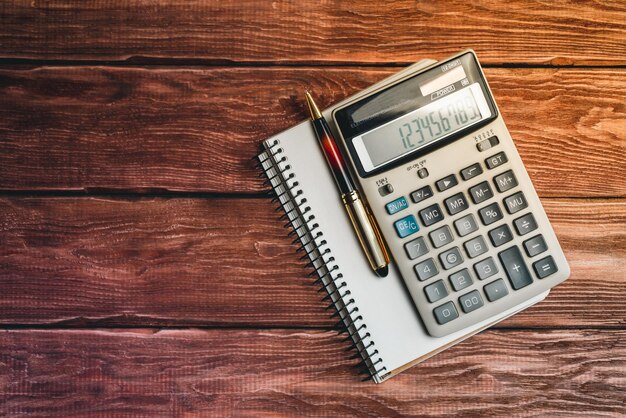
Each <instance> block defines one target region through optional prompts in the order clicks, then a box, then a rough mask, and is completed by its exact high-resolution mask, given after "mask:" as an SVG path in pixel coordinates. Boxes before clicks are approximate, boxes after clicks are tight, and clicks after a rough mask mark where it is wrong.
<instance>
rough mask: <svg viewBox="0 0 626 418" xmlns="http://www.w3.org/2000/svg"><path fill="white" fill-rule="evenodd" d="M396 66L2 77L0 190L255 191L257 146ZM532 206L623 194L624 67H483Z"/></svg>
mask: <svg viewBox="0 0 626 418" xmlns="http://www.w3.org/2000/svg"><path fill="white" fill-rule="evenodd" d="M395 71H398V69H397V68H350V69H341V68H252V69H251V68H216V69H166V68H163V69H152V70H147V69H141V68H101V67H69V68H65V67H63V68H59V67H57V68H36V69H31V70H18V69H0V96H1V97H3V100H1V101H0V138H2V140H1V141H0V189H4V190H87V191H94V190H102V189H104V190H130V191H134V192H146V191H154V190H157V191H163V190H166V191H187V192H218V193H254V192H259V191H260V190H262V186H261V180H260V179H259V178H258V177H257V172H256V171H255V170H254V168H253V166H252V164H251V162H250V158H251V157H252V156H253V155H255V153H256V152H257V151H258V146H259V143H260V142H261V141H262V140H263V139H265V138H267V137H268V136H270V135H272V134H275V133H278V132H280V131H282V130H284V129H287V128H288V127H290V126H291V125H293V124H295V123H298V122H300V121H302V120H304V119H305V118H306V113H305V109H304V108H303V107H302V92H303V91H304V90H305V89H306V88H311V89H313V91H316V92H320V95H319V101H320V105H323V106H327V105H330V104H332V103H335V102H338V101H340V100H341V99H343V98H345V97H347V96H349V95H350V94H353V93H355V92H357V91H358V90H360V89H362V88H364V87H366V86H368V85H370V84H372V83H374V82H376V81H378V80H381V79H382V78H384V77H385V76H388V75H390V74H391V73H393V72H395ZM486 73H487V77H488V79H489V80H490V84H491V86H492V89H493V90H494V94H495V97H496V99H497V101H498V103H499V106H500V109H501V111H502V113H503V115H504V117H505V120H506V122H507V125H508V127H509V130H510V131H511V133H512V135H513V137H514V138H515V140H516V143H517V145H518V148H519V150H520V153H521V155H522V158H523V159H524V161H525V163H526V164H527V167H528V170H529V172H530V174H531V177H532V178H533V181H534V183H535V185H536V188H537V189H538V192H539V194H540V195H541V196H560V197H569V196H584V197H588V196H622V197H624V196H626V177H625V176H624V175H623V171H624V169H625V168H626V104H625V103H624V98H623V92H624V91H626V70H624V69H610V70H609V69H491V68H488V69H486Z"/></svg>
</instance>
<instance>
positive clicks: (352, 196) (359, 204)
mask: <svg viewBox="0 0 626 418" xmlns="http://www.w3.org/2000/svg"><path fill="white" fill-rule="evenodd" d="M305 95H306V101H307V104H308V105H309V112H310V113H311V121H312V123H313V128H314V129H315V135H316V136H317V139H318V140H319V142H320V145H321V146H322V151H323V153H324V156H325V157H326V161H327V162H328V165H329V166H330V169H331V171H332V173H333V177H334V178H335V182H336V183H337V188H338V189H339V193H340V194H341V200H342V201H343V205H344V207H345V208H346V211H347V212H348V216H349V217H350V221H351V222H352V226H353V227H354V230H355V232H356V234H357V237H358V238H359V242H360V243H361V247H362V248H363V251H364V252H365V255H366V256H367V260H368V261H369V263H370V266H371V267H372V269H373V270H374V271H375V272H376V274H377V275H378V276H380V277H385V276H387V273H388V272H389V266H388V265H389V255H388V254H387V250H386V249H385V244H384V243H383V240H382V237H381V235H380V231H379V230H378V225H376V221H375V220H374V218H373V216H372V214H371V212H370V210H369V208H367V207H366V205H365V203H364V202H363V201H362V200H361V197H360V196H359V192H358V190H357V189H356V187H355V186H354V182H353V180H352V177H351V176H350V172H349V171H348V169H347V167H346V165H345V163H344V161H343V158H342V156H341V153H340V152H339V148H338V147H337V142H336V141H335V138H334V137H333V134H332V132H331V131H330V128H329V127H328V123H327V122H326V119H324V117H323V116H322V114H321V112H320V110H319V109H318V108H317V105H316V104H315V102H314V101H313V97H311V94H310V93H309V92H308V91H307V92H305Z"/></svg>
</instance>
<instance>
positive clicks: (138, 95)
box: [0, 0, 626, 417]
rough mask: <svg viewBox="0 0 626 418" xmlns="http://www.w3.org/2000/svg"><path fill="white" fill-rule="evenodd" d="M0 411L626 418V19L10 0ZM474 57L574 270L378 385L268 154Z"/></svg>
mask: <svg viewBox="0 0 626 418" xmlns="http://www.w3.org/2000/svg"><path fill="white" fill-rule="evenodd" d="M0 23H1V24H0V415H2V416H4V415H6V416H16V415H37V416H51V415H53V416H92V415H98V414H99V415H107V416H110V415H116V416H119V415H140V416H181V415H188V414H191V415H209V416H254V417H257V416H263V415H267V416H302V415H315V416H343V415H355V416H357V415H369V416H398V415H439V416H450V415H454V414H459V415H462V416H468V417H474V416H505V415H526V414H527V415H534V416H568V417H569V416H576V415H579V416H590V415H603V416H620V415H626V395H625V393H626V377H625V376H626V345H625V341H626V290H625V289H626V99H625V97H626V69H625V68H626V67H625V66H626V5H625V4H624V3H623V2H620V1H583V2H569V1H562V2H531V1H521V0H514V1H507V2H498V1H493V0H488V1H481V2H476V3H473V4H471V3H468V2H462V1H457V0H453V1H450V2H446V3H443V2H441V3H439V2H412V1H405V0H400V1H396V2H391V3H389V2H352V1H342V2H330V3H329V2H319V3H318V2H293V3H287V2H263V1H258V0H245V1H220V2H217V1H215V2H208V1H174V0H168V1H160V2H152V1H143V0H136V1H124V2H123V1H107V2H103V1H93V0H88V1H82V0H81V1H78V0H71V1H70V0H66V1H40V0H34V1H33V0H28V1H26V0H16V1H11V2H3V3H2V4H0ZM464 48H473V49H475V50H476V52H477V53H478V55H479V58H480V59H481V61H482V62H483V64H485V65H486V68H485V72H486V74H487V77H488V79H489V82H490V85H491V87H492V89H493V91H494V94H495V96H496V100H497V101H498V104H499V107H500V110H501V112H502V113H503V115H504V118H505V120H506V122H507V125H508V127H509V129H510V131H511V133H512V134H513V137H514V139H515V141H516V143H517V145H518V148H519V150H520V153H521V155H522V158H523V159H524V161H525V163H526V165H527V167H528V170H529V172H530V175H531V177H532V178H533V181H534V183H535V186H536V188H537V190H538V192H539V194H540V195H541V197H542V200H543V202H544V206H545V208H546V211H547V213H548V215H549V217H550V219H551V220H552V222H553V225H554V228H555V230H556V233H557V235H558V236H559V239H560V241H561V244H562V246H563V248H564V251H565V253H566V256H567V258H568V260H569V262H570V265H571V268H572V276H571V278H570V279H569V280H568V281H567V282H565V283H564V284H562V285H560V286H558V287H557V288H555V289H554V290H553V291H552V292H551V293H550V295H549V296H548V298H547V299H546V300H545V301H543V302H542V303H540V304H538V305H537V306H534V307H532V308H530V309H528V310H526V311H524V312H522V313H520V314H518V315H516V316H514V317H512V318H510V319H508V320H506V321H504V322H502V323H500V324H498V325H497V326H496V327H494V328H493V329H490V330H488V331H485V332H483V333H482V334H481V335H478V336H476V337H473V338H471V339H470V340H468V341H466V342H464V343H462V344H460V345H458V346H456V347H453V348H452V349H450V350H448V351H446V352H444V353H442V354H440V355H437V356H435V357H434V358H432V359H430V360H428V361H426V362H424V363H422V364H420V365H418V366H416V367H413V368H412V369H409V370H408V371H406V372H404V373H402V374H400V375H399V376H397V377H394V378H393V379H391V380H390V381H388V382H386V383H384V384H382V385H375V384H373V383H372V382H361V378H362V375H359V373H358V370H357V367H356V366H357V362H356V360H351V359H350V353H349V352H347V351H346V350H347V349H348V346H347V345H346V343H345V342H342V341H341V339H342V337H341V336H339V335H338V333H337V331H336V330H333V329H332V327H333V320H331V319H329V317H328V315H329V313H328V311H326V310H325V309H324V306H325V305H324V303H323V302H322V301H321V300H320V299H321V297H322V295H321V294H320V293H318V292H317V290H316V289H315V288H314V287H312V286H311V285H310V283H311V279H309V278H307V271H306V270H305V269H304V268H303V263H302V262H301V261H299V260H298V255H296V254H295V253H294V251H295V246H294V245H291V244H290V240H289V239H286V237H285V235H286V232H287V231H285V230H284V229H283V228H282V223H281V222H278V221H277V219H276V217H277V215H276V212H275V211H274V206H273V205H272V204H271V203H270V202H269V200H268V199H267V198H266V197H264V195H265V192H267V190H266V189H265V188H264V187H263V186H262V180H261V179H259V177H258V176H257V172H256V171H255V169H254V167H253V165H252V164H251V161H250V158H251V157H252V156H253V155H254V154H255V152H256V151H257V150H258V146H259V144H260V142H261V141H262V140H263V139H264V138H266V137H268V136H270V135H272V134H274V133H277V132H279V131H281V130H283V129H286V128H287V127H289V126H291V125H293V124H295V123H298V122H300V121H302V120H303V119H305V117H306V112H305V109H304V107H303V105H302V92H303V90H304V89H305V88H310V89H312V90H314V91H315V92H316V96H318V98H319V102H320V105H322V106H328V105H331V104H332V103H335V102H337V101H339V100H341V99H343V98H345V97H347V96H349V95H350V94H353V93H355V92H357V91H359V90H360V89H362V88H364V87H366V86H368V85H370V84H372V83H374V82H376V81H378V80H381V79H382V78H384V77H386V76H388V75H390V74H392V73H393V72H395V71H398V70H399V69H400V68H402V67H403V66H404V65H406V64H408V63H411V62H413V61H415V60H418V59H420V58H423V57H433V58H444V57H445V56H446V55H448V54H451V53H455V52H458V51H459V50H461V49H464Z"/></svg>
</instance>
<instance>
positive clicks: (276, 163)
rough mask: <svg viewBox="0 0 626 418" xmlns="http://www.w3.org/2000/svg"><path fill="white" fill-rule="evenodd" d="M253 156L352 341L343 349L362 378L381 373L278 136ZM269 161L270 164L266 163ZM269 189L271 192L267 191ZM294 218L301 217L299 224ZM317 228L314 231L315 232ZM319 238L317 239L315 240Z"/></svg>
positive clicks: (375, 353)
mask: <svg viewBox="0 0 626 418" xmlns="http://www.w3.org/2000/svg"><path fill="white" fill-rule="evenodd" d="M255 159H256V166H257V168H259V169H261V170H262V171H263V173H261V174H260V177H262V176H264V177H265V181H264V182H263V185H264V186H271V187H272V190H273V195H274V197H273V198H272V202H275V203H276V204H277V207H276V211H281V210H282V212H283V214H282V215H281V216H280V218H279V219H280V220H281V221H287V222H286V223H285V224H284V227H285V228H287V227H290V228H291V231H290V232H289V233H288V234H287V235H288V236H289V237H293V236H294V235H295V238H294V240H293V241H292V244H297V245H298V248H297V250H296V252H298V253H303V255H302V256H301V257H300V260H302V261H306V260H309V261H308V262H307V264H306V265H305V268H311V269H312V271H311V272H310V273H309V275H308V276H309V277H313V276H317V278H316V280H315V281H313V282H312V283H311V284H312V285H314V286H318V287H319V292H324V293H326V296H324V297H323V298H322V301H324V302H328V305H327V306H326V309H327V310H331V309H334V311H335V312H334V313H333V314H332V315H331V318H339V320H338V321H337V323H336V324H335V327H336V328H339V331H340V332H341V333H345V334H346V337H345V338H344V339H343V341H344V342H346V341H350V342H351V345H350V347H349V348H348V349H347V350H346V351H354V355H353V356H352V357H351V358H354V359H356V358H360V359H361V361H360V362H359V364H357V366H356V368H357V370H358V371H359V372H360V373H362V374H366V375H367V377H366V378H365V379H363V380H369V379H372V378H373V377H374V376H382V373H384V372H386V371H387V368H386V367H385V366H383V365H382V363H383V359H382V358H381V357H380V355H379V353H378V350H377V349H376V348H375V346H376V344H375V342H374V341H373V340H372V337H371V335H370V333H369V332H367V325H366V324H365V323H364V321H363V316H361V315H359V314H358V312H359V308H358V307H357V306H356V302H355V300H354V298H350V295H351V293H350V289H347V284H346V282H345V281H342V280H341V279H342V278H343V274H341V272H339V271H338V270H339V266H337V264H334V261H335V258H334V257H333V256H332V251H331V249H330V248H329V247H328V246H327V242H326V240H324V239H322V238H323V235H324V233H323V232H321V231H319V230H318V228H319V225H318V224H317V223H315V222H314V221H315V215H313V214H310V212H311V208H310V206H307V199H306V197H304V196H302V195H303V192H302V190H301V189H300V188H298V187H299V183H298V181H297V180H295V174H294V173H293V172H291V171H290V170H291V166H290V165H289V164H288V162H287V157H286V156H285V155H284V154H283V149H282V148H281V147H280V141H279V140H278V139H275V140H273V141H272V142H271V143H269V144H268V143H265V145H264V151H263V152H262V153H261V154H259V155H258V156H257V157H255ZM268 164H269V166H268ZM271 194H272V192H270V195H271ZM296 220H299V221H300V224H299V225H298V224H297V222H295V221H296ZM316 231H317V232H316ZM318 240H319V242H318Z"/></svg>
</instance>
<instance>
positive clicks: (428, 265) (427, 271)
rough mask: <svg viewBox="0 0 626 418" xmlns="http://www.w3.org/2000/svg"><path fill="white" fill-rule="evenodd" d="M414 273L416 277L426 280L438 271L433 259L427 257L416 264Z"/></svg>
mask: <svg viewBox="0 0 626 418" xmlns="http://www.w3.org/2000/svg"><path fill="white" fill-rule="evenodd" d="M414 269H415V273H416V274H417V278H418V279H419V280H420V281H421V282H423V281H424V280H428V279H430V278H431V277H433V276H435V275H436V274H437V273H439V270H437V266H436V265H435V260H433V259H432V258H429V259H428V260H424V261H422V262H421V263H419V264H417V265H416V266H415V267H414Z"/></svg>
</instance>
